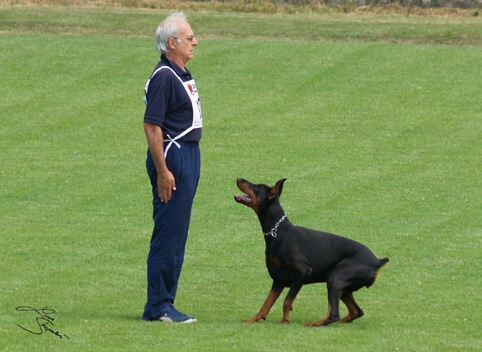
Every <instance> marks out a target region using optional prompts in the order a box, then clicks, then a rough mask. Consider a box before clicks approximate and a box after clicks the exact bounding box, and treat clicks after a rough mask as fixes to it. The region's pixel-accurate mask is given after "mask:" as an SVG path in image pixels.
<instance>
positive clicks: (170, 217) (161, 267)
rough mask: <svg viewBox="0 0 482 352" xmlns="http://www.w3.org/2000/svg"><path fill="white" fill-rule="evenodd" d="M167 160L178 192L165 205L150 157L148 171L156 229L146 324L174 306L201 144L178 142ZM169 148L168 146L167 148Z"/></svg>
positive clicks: (198, 171)
mask: <svg viewBox="0 0 482 352" xmlns="http://www.w3.org/2000/svg"><path fill="white" fill-rule="evenodd" d="M178 143H179V145H180V146H181V147H180V148H178V147H177V146H176V145H172V146H171V148H170V149H169V151H168V153H167V156H166V164H167V167H168V169H169V171H171V173H172V174H173V175H174V178H175V180H176V190H175V191H173V192H172V198H171V200H170V201H169V202H167V203H162V202H161V200H160V198H159V195H158V189H157V171H156V168H155V165H154V162H153V160H152V157H151V154H150V153H149V152H148V153H147V160H146V167H147V173H148V175H149V178H150V180H151V185H152V196H153V201H152V204H153V208H154V211H153V219H154V229H153V231H152V238H151V244H150V251H149V255H148V257H147V303H146V305H145V308H144V315H143V319H144V320H154V319H158V318H159V317H160V316H161V315H163V314H164V313H165V312H166V310H167V309H168V308H169V307H172V306H173V305H174V299H175V297H176V292H177V287H178V282H179V277H180V275H181V269H182V265H183V262H184V251H185V248H186V241H187V235H188V230H189V222H190V220H191V209H192V204H193V200H194V195H195V194H196V189H197V186H198V182H199V175H200V169H201V156H200V150H199V143H187V142H178ZM164 146H166V144H164Z"/></svg>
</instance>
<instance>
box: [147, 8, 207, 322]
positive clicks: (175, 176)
mask: <svg viewBox="0 0 482 352" xmlns="http://www.w3.org/2000/svg"><path fill="white" fill-rule="evenodd" d="M197 44H198V42H197V40H196V38H195V37H194V33H193V30H192V29H191V26H190V25H189V23H188V22H187V19H186V16H185V15H184V14H183V13H175V14H172V15H171V16H169V17H167V18H166V19H165V20H164V21H163V22H162V23H161V24H160V25H159V27H158V28H157V30H156V48H157V51H158V52H159V53H160V54H161V60H160V61H159V63H158V64H157V66H156V68H155V69H154V72H153V73H152V75H151V77H150V78H149V80H148V81H147V84H146V87H145V99H144V100H145V103H146V111H145V115H144V130H145V134H146V138H147V144H148V152H147V160H146V167H147V173H148V175H149V178H150V181H151V185H152V195H153V201H152V204H153V208H154V211H153V219H154V229H153V231H152V238H151V243H150V251H149V255H148V257H147V303H146V305H145V308H144V315H143V319H144V320H148V321H163V322H174V323H192V322H195V321H196V318H194V317H191V316H188V315H186V314H184V313H181V312H180V311H178V310H177V309H175V308H174V299H175V297H176V293H177V288H178V282H179V277H180V274H181V268H182V265H183V262H184V250H185V247H186V241H187V235H188V230H189V223H190V219H191V209H192V204H193V200H194V195H195V193H196V189H197V185H198V182H199V175H200V164H201V156H200V150H199V141H200V139H201V133H202V114H201V104H200V101H199V94H198V92H197V88H196V84H195V82H194V79H193V78H192V75H191V72H190V71H189V70H188V69H187V68H186V64H187V62H188V61H189V60H191V59H192V58H193V51H194V47H195V46H196V45H197Z"/></svg>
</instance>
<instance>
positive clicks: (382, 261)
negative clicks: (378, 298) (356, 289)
mask: <svg viewBox="0 0 482 352" xmlns="http://www.w3.org/2000/svg"><path fill="white" fill-rule="evenodd" d="M387 263H388V257H385V258H383V259H378V268H377V271H375V275H373V280H372V281H371V282H370V283H369V284H368V285H367V286H366V288H369V287H370V286H372V285H373V284H374V283H375V281H376V280H377V277H378V272H379V271H380V269H381V268H383V266H384V265H385V264H387Z"/></svg>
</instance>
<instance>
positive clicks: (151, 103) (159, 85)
mask: <svg viewBox="0 0 482 352" xmlns="http://www.w3.org/2000/svg"><path fill="white" fill-rule="evenodd" d="M170 81H171V79H170V77H169V70H160V71H159V72H157V73H156V74H155V75H154V76H153V77H152V78H151V80H150V82H149V86H148V89H147V96H146V98H147V104H146V111H145V114H144V122H148V123H152V124H154V125H158V126H162V125H163V124H164V121H165V117H166V114H167V112H168V108H169V103H170V99H171V98H170V97H171V92H170V91H171V84H170Z"/></svg>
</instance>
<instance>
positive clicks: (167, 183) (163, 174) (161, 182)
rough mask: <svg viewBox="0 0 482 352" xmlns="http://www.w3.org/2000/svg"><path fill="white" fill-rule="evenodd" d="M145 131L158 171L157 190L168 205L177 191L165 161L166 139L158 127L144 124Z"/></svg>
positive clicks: (162, 200)
mask: <svg viewBox="0 0 482 352" xmlns="http://www.w3.org/2000/svg"><path fill="white" fill-rule="evenodd" d="M144 131H145V133H146V139H147V145H148V146H149V151H150V152H151V156H152V159H153V160H154V165H155V166H156V170H157V188H158V192H159V197H160V198H161V202H164V203H167V202H168V201H169V200H171V196H172V191H175V190H176V180H175V179H174V175H173V174H172V173H171V172H170V171H169V169H168V168H167V165H166V160H165V159H164V138H163V136H162V129H161V127H160V126H158V125H154V124H152V123H148V122H144Z"/></svg>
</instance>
